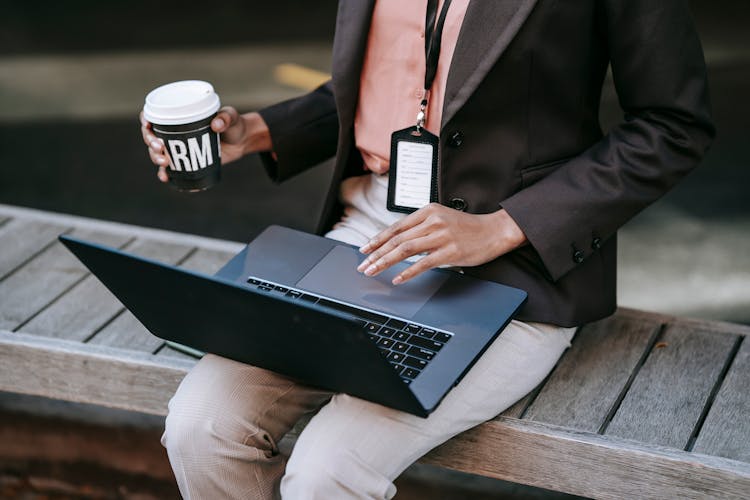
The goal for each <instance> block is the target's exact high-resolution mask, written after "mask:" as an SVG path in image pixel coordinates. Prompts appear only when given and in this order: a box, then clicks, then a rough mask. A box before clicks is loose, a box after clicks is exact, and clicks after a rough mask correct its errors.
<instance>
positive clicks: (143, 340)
mask: <svg viewBox="0 0 750 500" xmlns="http://www.w3.org/2000/svg"><path fill="white" fill-rule="evenodd" d="M139 242H140V240H139ZM192 251H193V249H192V248H190V247H188V246H185V245H180V244H174V243H165V242H161V241H155V240H143V243H142V244H139V245H133V251H132V253H135V254H138V255H140V256H142V257H148V258H150V259H153V260H157V261H160V262H165V263H168V264H177V263H179V262H180V261H182V260H183V259H186V258H187V257H188V256H189V255H190V253H191V252H192ZM165 299H166V298H165ZM89 343H90V344H94V345H106V346H110V347H118V348H121V349H132V350H134V351H143V352H149V353H153V352H156V350H157V349H159V347H160V346H161V345H162V344H163V343H164V341H163V340H161V339H160V338H158V337H155V336H153V335H152V334H151V332H149V331H148V330H147V329H146V327H144V326H143V325H142V324H141V322H140V321H138V320H137V319H136V317H135V316H133V314H132V313H131V312H130V311H127V310H123V311H122V314H120V315H118V316H117V317H116V318H115V319H114V320H113V321H112V322H111V323H109V324H108V325H107V326H105V327H104V328H103V329H102V330H101V331H99V332H97V334H96V335H95V336H94V337H93V338H92V339H91V340H89Z"/></svg>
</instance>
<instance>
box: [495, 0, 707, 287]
mask: <svg viewBox="0 0 750 500" xmlns="http://www.w3.org/2000/svg"><path fill="white" fill-rule="evenodd" d="M603 5H604V11H603V14H604V15H603V18H604V19H603V23H604V28H605V29H606V33H607V34H606V39H607V42H608V44H609V51H610V59H611V61H610V63H611V68H612V76H613V79H614V84H615V88H616V90H617V95H618V99H619V102H620V106H621V108H622V110H623V111H624V119H623V121H622V122H621V123H620V124H619V125H618V126H616V127H615V128H613V129H612V130H611V131H610V132H609V133H608V134H607V135H606V136H605V137H604V138H603V139H602V140H601V141H599V142H598V143H596V144H594V145H593V146H592V147H590V148H589V149H588V150H586V151H584V152H583V153H582V154H580V155H579V156H577V157H575V158H573V159H571V160H570V161H568V162H566V163H565V164H564V165H562V166H561V167H560V168H558V169H556V170H555V171H553V172H551V173H550V174H549V175H548V176H546V177H545V178H543V179H542V180H540V181H539V182H537V183H535V184H533V185H531V186H529V187H528V188H525V189H522V190H521V191H518V192H517V193H515V194H514V195H512V196H510V197H509V198H507V199H505V200H504V201H502V203H501V206H502V207H503V208H505V210H507V211H508V213H509V214H510V216H511V217H512V218H513V219H514V220H515V221H516V223H517V224H518V225H519V226H520V227H521V229H522V230H523V231H524V233H525V234H526V237H527V238H528V240H529V242H530V244H531V245H533V247H534V248H535V249H536V251H537V252H538V253H539V255H540V257H541V258H542V261H543V262H544V264H545V267H546V268H547V270H548V271H549V273H550V276H551V277H552V279H553V280H555V281H556V280H558V279H559V278H561V277H562V276H564V275H565V274H566V273H567V272H569V271H570V270H571V269H573V268H575V267H576V266H577V265H578V264H580V263H581V262H582V260H585V259H586V258H588V257H590V256H591V255H592V254H593V253H594V252H596V249H597V248H598V247H599V246H600V245H601V242H603V241H605V240H606V239H607V238H608V237H610V236H612V235H613V234H614V233H615V232H616V231H617V229H618V228H619V227H621V226H622V225H623V224H625V222H626V221H628V220H629V219H630V218H632V217H633V216H634V215H636V214H637V213H638V212H639V211H641V210H642V209H644V208H645V207H646V206H647V205H649V204H650V203H652V202H654V201H655V200H656V199H658V198H659V197H660V196H662V195H663V194H664V193H665V192H666V191H667V190H668V189H670V188H671V187H672V186H673V185H674V184H675V183H676V182H677V181H678V180H679V179H680V178H682V177H683V176H684V175H685V174H687V173H688V172H689V171H690V170H691V169H692V168H694V167H695V166H696V165H697V164H698V162H699V161H700V159H701V158H702V156H703V154H704V153H705V151H706V150H707V149H708V146H709V145H710V143H711V141H712V139H713V137H714V134H715V131H714V126H713V124H712V119H711V114H710V104H709V97H708V84H707V79H706V68H705V63H704V59H703V50H702V48H701V45H700V41H699V39H698V36H697V33H696V31H695V28H694V25H693V21H692V18H691V16H690V12H689V10H688V7H687V5H686V2H685V1H683V0H659V1H653V0H606V1H604V2H603Z"/></svg>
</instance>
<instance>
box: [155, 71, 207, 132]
mask: <svg viewBox="0 0 750 500" xmlns="http://www.w3.org/2000/svg"><path fill="white" fill-rule="evenodd" d="M220 106H221V103H220V102H219V96H218V95H217V94H216V92H214V88H213V86H212V85H211V84H210V83H208V82H203V81H200V80H183V81H180V82H173V83H168V84H166V85H162V86H161V87H157V88H155V89H154V90H152V91H151V92H149V94H148V95H147V96H146V103H145V105H144V106H143V116H144V117H145V118H146V120H148V121H150V122H151V123H157V124H159V125H183V124H186V123H192V122H197V121H199V120H202V119H204V118H206V117H208V116H211V115H212V114H214V113H216V111H218V110H219V107H220Z"/></svg>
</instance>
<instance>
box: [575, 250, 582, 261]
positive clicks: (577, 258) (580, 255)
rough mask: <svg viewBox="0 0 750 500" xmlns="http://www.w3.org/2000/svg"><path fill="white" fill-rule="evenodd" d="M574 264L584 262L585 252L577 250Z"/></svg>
mask: <svg viewBox="0 0 750 500" xmlns="http://www.w3.org/2000/svg"><path fill="white" fill-rule="evenodd" d="M573 262H575V263H576V264H580V263H581V262H583V250H576V251H575V252H573Z"/></svg>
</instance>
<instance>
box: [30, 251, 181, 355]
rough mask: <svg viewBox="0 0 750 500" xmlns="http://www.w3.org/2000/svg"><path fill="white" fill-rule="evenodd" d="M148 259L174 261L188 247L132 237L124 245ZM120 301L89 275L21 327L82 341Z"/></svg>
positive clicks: (115, 310)
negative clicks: (130, 240) (132, 240)
mask: <svg viewBox="0 0 750 500" xmlns="http://www.w3.org/2000/svg"><path fill="white" fill-rule="evenodd" d="M125 250H127V251H128V252H130V253H134V254H136V255H140V256H141V257H146V258H150V259H157V260H158V259H160V258H161V257H163V256H165V255H166V257H167V258H169V259H172V260H173V261H174V259H175V258H180V257H182V256H183V255H184V254H185V253H186V252H187V251H188V249H187V248H186V247H183V246H175V245H172V244H167V245H165V244H164V243H162V242H159V241H154V240H136V241H134V242H131V243H130V244H128V245H127V246H126V247H125ZM123 309H124V308H123V306H122V303H121V302H120V301H119V300H117V298H115V296H114V295H112V294H111V293H110V291H109V290H107V288H106V287H105V286H104V285H102V283H101V282H100V281H99V280H98V279H97V278H96V277H95V276H92V275H89V276H87V277H86V278H85V279H84V280H83V281H81V282H80V283H78V284H77V285H76V286H74V287H73V288H72V289H71V290H69V291H68V292H67V293H65V295H63V296H62V297H61V298H60V299H59V300H57V301H55V303H54V304H52V305H50V307H48V308H46V309H45V310H44V311H42V312H41V313H40V314H39V315H37V316H36V317H34V318H33V319H32V320H31V321H29V322H28V323H27V324H25V325H24V326H23V328H22V331H23V332H25V333H32V334H34V335H43V336H45V337H57V338H65V339H68V340H78V341H81V342H82V341H84V340H86V339H88V338H89V337H91V336H92V335H93V334H94V332H96V331H97V330H99V329H101V328H102V327H103V326H104V325H105V324H106V323H107V322H109V321H112V319H113V318H114V317H115V316H116V315H118V314H120V313H121V312H122V311H123Z"/></svg>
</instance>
